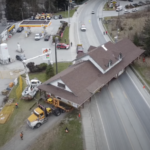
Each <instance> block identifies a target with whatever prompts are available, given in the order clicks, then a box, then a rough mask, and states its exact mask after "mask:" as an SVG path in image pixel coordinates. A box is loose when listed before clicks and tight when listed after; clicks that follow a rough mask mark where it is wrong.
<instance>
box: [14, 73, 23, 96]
mask: <svg viewBox="0 0 150 150" xmlns="http://www.w3.org/2000/svg"><path fill="white" fill-rule="evenodd" d="M22 86H23V82H22V77H21V76H19V85H18V87H17V89H16V96H17V98H18V99H19V98H20V97H21V94H22Z"/></svg>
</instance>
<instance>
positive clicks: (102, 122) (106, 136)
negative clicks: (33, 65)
mask: <svg viewBox="0 0 150 150" xmlns="http://www.w3.org/2000/svg"><path fill="white" fill-rule="evenodd" d="M94 97H95V96H94ZM95 100H96V98H95ZM96 106H97V109H98V113H99V116H100V120H101V122H102V127H103V131H104V136H105V139H106V143H107V147H108V150H110V148H109V144H108V140H107V136H106V131H105V128H104V123H103V120H102V117H101V114H100V110H99V107H98V104H97V100H96Z"/></svg>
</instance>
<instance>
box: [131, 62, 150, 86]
mask: <svg viewBox="0 0 150 150" xmlns="http://www.w3.org/2000/svg"><path fill="white" fill-rule="evenodd" d="M132 66H133V67H134V69H135V70H136V71H138V73H139V74H140V75H141V76H142V78H143V79H144V80H145V82H146V83H147V84H148V85H149V87H150V78H149V76H146V74H145V72H147V70H150V67H146V66H142V67H141V66H139V65H138V64H136V63H135V64H134V65H132Z"/></svg>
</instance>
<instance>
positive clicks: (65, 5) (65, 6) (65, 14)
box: [64, 4, 66, 17]
mask: <svg viewBox="0 0 150 150" xmlns="http://www.w3.org/2000/svg"><path fill="white" fill-rule="evenodd" d="M64 6H65V17H66V5H65V4H64Z"/></svg>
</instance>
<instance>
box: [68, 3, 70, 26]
mask: <svg viewBox="0 0 150 150" xmlns="http://www.w3.org/2000/svg"><path fill="white" fill-rule="evenodd" d="M69 5H70V3H69V4H68V24H70V18H69V17H70V12H69V11H70V10H69V9H70V7H69Z"/></svg>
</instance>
